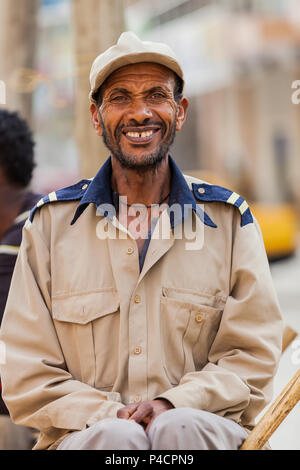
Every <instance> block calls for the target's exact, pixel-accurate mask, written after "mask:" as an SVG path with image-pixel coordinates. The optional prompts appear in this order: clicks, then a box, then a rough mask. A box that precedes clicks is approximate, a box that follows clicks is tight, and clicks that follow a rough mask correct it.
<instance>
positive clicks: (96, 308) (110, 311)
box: [52, 288, 120, 389]
mask: <svg viewBox="0 0 300 470" xmlns="http://www.w3.org/2000/svg"><path fill="white" fill-rule="evenodd" d="M119 306H120V302H119V299H118V295H117V292H116V290H115V289H113V288H112V289H110V288H108V289H102V290H99V291H96V292H95V291H93V292H88V293H83V294H74V295H70V296H57V297H55V298H54V299H53V300H52V312H53V319H54V323H55V327H56V331H57V335H58V338H59V341H60V344H61V348H62V351H63V354H64V357H65V360H66V365H67V368H68V370H69V372H70V373H71V374H72V376H73V377H74V379H76V380H81V381H82V382H84V383H87V384H89V385H91V386H93V387H97V388H99V389H100V388H102V389H111V387H112V386H113V383H114V381H115V379H116V376H117V371H118V350H119V347H118V343H119V325H120V310H119Z"/></svg>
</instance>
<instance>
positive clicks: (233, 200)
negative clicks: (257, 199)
mask: <svg viewBox="0 0 300 470" xmlns="http://www.w3.org/2000/svg"><path fill="white" fill-rule="evenodd" d="M192 188H193V193H194V196H195V198H196V199H197V200H198V201H202V202H224V203H226V204H231V205H233V206H235V207H237V208H238V209H239V211H240V213H241V226H242V227H244V226H245V225H247V224H250V223H253V217H252V214H251V211H250V208H249V206H248V204H247V202H246V201H245V199H243V198H242V197H241V196H240V195H239V194H237V193H235V192H234V191H231V190H230V189H226V188H223V187H222V186H217V185H211V184H206V183H201V184H196V183H192ZM199 189H200V192H199Z"/></svg>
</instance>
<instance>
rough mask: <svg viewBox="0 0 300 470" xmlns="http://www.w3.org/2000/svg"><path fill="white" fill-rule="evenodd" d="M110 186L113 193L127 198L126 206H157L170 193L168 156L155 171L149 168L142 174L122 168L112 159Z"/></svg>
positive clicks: (131, 169)
mask: <svg viewBox="0 0 300 470" xmlns="http://www.w3.org/2000/svg"><path fill="white" fill-rule="evenodd" d="M111 184H112V189H113V190H114V191H116V192H117V193H118V194H120V195H121V196H127V203H128V204H143V205H145V206H150V205H151V204H158V203H159V202H160V201H161V200H162V199H164V197H166V196H167V195H168V194H169V192H170V186H171V173H170V167H169V161H168V156H167V155H166V157H165V158H164V159H163V160H162V162H161V163H160V165H159V166H158V167H156V168H155V169H153V168H150V169H149V171H144V172H142V173H141V172H139V171H137V170H135V169H133V168H123V167H122V166H121V164H120V163H119V161H118V160H117V159H116V158H114V157H112V180H111ZM164 202H166V201H164Z"/></svg>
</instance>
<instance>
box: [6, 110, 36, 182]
mask: <svg viewBox="0 0 300 470" xmlns="http://www.w3.org/2000/svg"><path fill="white" fill-rule="evenodd" d="M34 145H35V143H34V141H33V138H32V133H31V131H30V129H29V127H28V124H27V123H26V121H25V120H24V119H22V118H21V117H20V116H19V115H18V113H16V112H10V111H7V110H5V109H0V166H1V167H2V168H3V171H4V174H5V176H6V178H7V180H8V181H9V182H10V183H12V184H14V185H16V186H21V187H26V186H27V185H28V184H29V183H30V181H31V178H32V173H33V169H34V167H35V162H34Z"/></svg>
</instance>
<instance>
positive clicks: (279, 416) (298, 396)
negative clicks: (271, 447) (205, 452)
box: [240, 369, 300, 450]
mask: <svg viewBox="0 0 300 470" xmlns="http://www.w3.org/2000/svg"><path fill="white" fill-rule="evenodd" d="M299 400H300V369H299V370H298V371H297V372H296V374H295V375H294V376H293V378H292V379H291V380H290V381H289V383H288V384H287V385H286V387H285V388H284V389H283V391H282V392H281V393H280V395H279V396H278V398H277V399H276V400H275V401H274V403H273V404H272V405H271V406H270V408H269V409H268V410H267V411H266V413H265V414H264V416H263V417H262V418H261V420H260V421H259V422H258V423H257V425H256V426H255V428H254V429H253V430H252V431H251V433H250V434H249V435H248V437H247V439H246V440H245V441H244V443H243V444H242V446H241V447H240V450H260V449H261V448H262V447H263V445H264V444H265V443H266V442H267V440H268V439H269V438H270V437H271V436H272V434H273V433H274V431H275V430H276V429H277V428H278V426H279V425H280V424H281V423H282V421H283V420H284V419H285V418H286V416H287V415H288V414H289V413H290V411H291V410H292V409H293V408H294V406H295V405H296V404H297V403H298V401H299Z"/></svg>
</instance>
